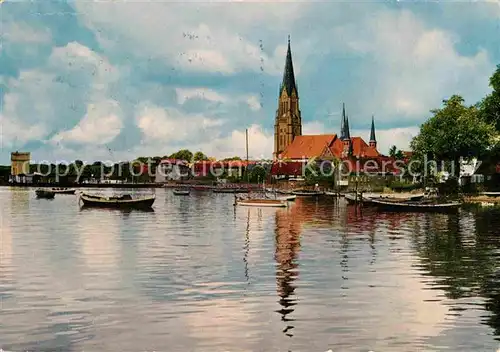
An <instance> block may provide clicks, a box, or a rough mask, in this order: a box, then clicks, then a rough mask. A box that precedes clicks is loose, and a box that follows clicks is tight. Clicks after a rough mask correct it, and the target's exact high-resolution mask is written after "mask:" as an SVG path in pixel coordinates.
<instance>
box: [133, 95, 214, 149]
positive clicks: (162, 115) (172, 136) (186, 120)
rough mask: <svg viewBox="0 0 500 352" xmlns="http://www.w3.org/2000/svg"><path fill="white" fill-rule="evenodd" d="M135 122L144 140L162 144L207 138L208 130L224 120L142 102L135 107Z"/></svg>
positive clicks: (208, 135) (211, 129)
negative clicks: (162, 142)
mask: <svg viewBox="0 0 500 352" xmlns="http://www.w3.org/2000/svg"><path fill="white" fill-rule="evenodd" d="M136 123H137V127H139V129H140V130H141V131H142V133H143V135H144V140H146V141H147V140H149V139H152V140H156V141H164V144H175V143H178V142H183V143H187V142H198V141H199V140H202V139H209V138H210V132H211V131H213V130H214V128H216V127H219V126H221V125H223V124H224V121H222V120H217V119H212V118H209V117H206V116H203V115H201V114H196V115H189V114H184V113H182V112H180V111H179V110H176V109H173V108H168V109H163V108H161V107H158V106H154V105H150V104H147V103H143V104H142V106H139V107H138V108H137V112H136Z"/></svg>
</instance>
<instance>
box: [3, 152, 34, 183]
mask: <svg viewBox="0 0 500 352" xmlns="http://www.w3.org/2000/svg"><path fill="white" fill-rule="evenodd" d="M30 161H31V154H30V153H29V152H18V151H15V152H12V153H11V154H10V178H9V182H14V183H27V182H31V177H32V176H30Z"/></svg>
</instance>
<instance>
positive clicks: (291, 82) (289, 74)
mask: <svg viewBox="0 0 500 352" xmlns="http://www.w3.org/2000/svg"><path fill="white" fill-rule="evenodd" d="M283 87H285V88H286V93H287V94H288V96H290V95H292V92H293V90H294V89H295V92H296V94H297V95H298V94H299V91H298V90H297V84H296V82H295V74H294V72H293V62H292V50H291V49H290V36H288V50H287V52H286V61H285V71H284V72H283V82H282V83H281V89H280V91H283Z"/></svg>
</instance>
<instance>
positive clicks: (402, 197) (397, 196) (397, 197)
mask: <svg viewBox="0 0 500 352" xmlns="http://www.w3.org/2000/svg"><path fill="white" fill-rule="evenodd" d="M424 197H425V194H424V193H419V194H408V193H403V194H401V193H386V194H383V193H364V194H363V198H368V199H382V200H389V201H403V202H406V201H417V200H422V199H423V198H424Z"/></svg>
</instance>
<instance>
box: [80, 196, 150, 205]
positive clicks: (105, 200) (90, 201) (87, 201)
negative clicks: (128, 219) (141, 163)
mask: <svg viewBox="0 0 500 352" xmlns="http://www.w3.org/2000/svg"><path fill="white" fill-rule="evenodd" d="M155 198H156V197H155V196H154V195H153V196H149V197H142V198H132V196H131V195H130V194H124V195H123V196H120V197H102V196H96V195H91V194H85V193H82V194H81V195H80V200H81V201H82V202H83V205H84V206H93V207H106V208H151V206H152V205H153V203H154V201H155Z"/></svg>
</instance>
